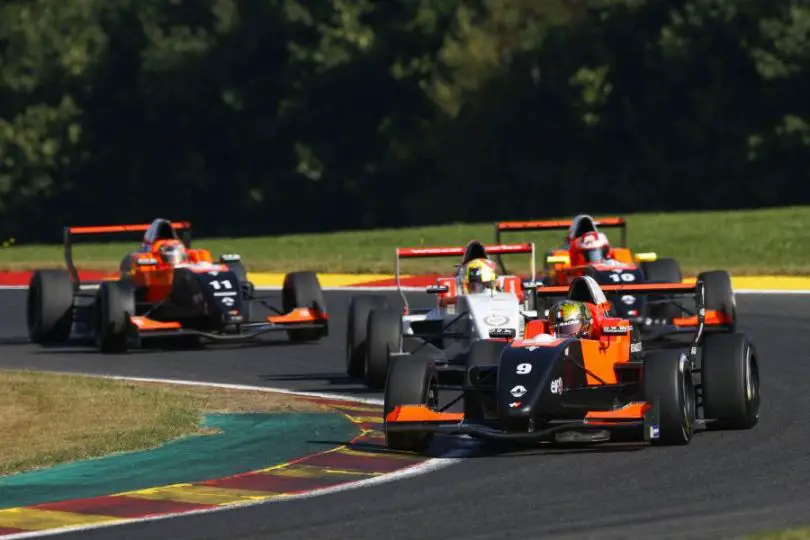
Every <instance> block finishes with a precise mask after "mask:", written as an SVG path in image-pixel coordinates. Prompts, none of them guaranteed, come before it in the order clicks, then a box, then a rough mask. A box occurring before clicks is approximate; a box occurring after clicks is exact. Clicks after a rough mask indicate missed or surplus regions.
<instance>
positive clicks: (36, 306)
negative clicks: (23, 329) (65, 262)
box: [26, 270, 73, 344]
mask: <svg viewBox="0 0 810 540" xmlns="http://www.w3.org/2000/svg"><path fill="white" fill-rule="evenodd" d="M72 324H73V282H72V281H71V279H70V275H69V274H68V273H67V272H65V271H64V270H36V271H35V272H34V273H33V275H32V276H31V280H30V281H29V283H28V294H27V299H26V325H27V327H28V337H29V339H30V340H31V341H32V342H34V343H40V344H46V343H61V342H64V341H67V340H68V338H69V337H70V328H71V326H72Z"/></svg>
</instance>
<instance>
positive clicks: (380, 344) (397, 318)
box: [366, 309, 402, 390]
mask: <svg viewBox="0 0 810 540" xmlns="http://www.w3.org/2000/svg"><path fill="white" fill-rule="evenodd" d="M366 328H367V330H366V335H367V336H368V337H367V338H366V384H367V385H368V386H369V387H370V388H373V389H375V390H382V389H383V388H385V380H386V378H387V377H388V363H389V358H390V354H391V353H392V352H399V351H400V343H401V341H402V315H401V314H400V313H399V312H398V311H396V310H393V309H375V310H373V311H372V312H371V313H369V315H368V325H367V327H366Z"/></svg>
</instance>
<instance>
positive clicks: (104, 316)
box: [95, 281, 135, 353]
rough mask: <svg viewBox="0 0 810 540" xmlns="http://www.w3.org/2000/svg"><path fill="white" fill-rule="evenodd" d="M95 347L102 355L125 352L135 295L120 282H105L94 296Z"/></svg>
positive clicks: (127, 286)
mask: <svg viewBox="0 0 810 540" xmlns="http://www.w3.org/2000/svg"><path fill="white" fill-rule="evenodd" d="M95 311H96V313H95V318H96V345H97V346H98V348H99V350H101V352H103V353H122V352H126V350H127V341H128V339H129V333H130V332H129V331H130V325H131V323H130V319H129V318H130V317H131V316H132V315H135V294H134V291H133V290H132V288H131V287H130V286H129V285H127V284H126V283H123V282H120V281H105V282H104V283H102V284H101V286H100V287H99V289H98V293H97V295H96V306H95Z"/></svg>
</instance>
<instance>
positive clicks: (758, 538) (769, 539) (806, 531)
mask: <svg viewBox="0 0 810 540" xmlns="http://www.w3.org/2000/svg"><path fill="white" fill-rule="evenodd" d="M746 538H747V539H748V540H808V539H810V527H800V528H798V529H787V530H784V531H778V532H763V533H757V534H752V535H750V536H747V537H746Z"/></svg>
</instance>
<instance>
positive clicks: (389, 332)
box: [346, 241, 535, 389]
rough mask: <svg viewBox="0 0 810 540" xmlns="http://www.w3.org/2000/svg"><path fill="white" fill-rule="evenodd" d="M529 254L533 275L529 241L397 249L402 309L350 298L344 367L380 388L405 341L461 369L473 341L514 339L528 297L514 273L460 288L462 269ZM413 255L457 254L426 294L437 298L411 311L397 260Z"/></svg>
mask: <svg viewBox="0 0 810 540" xmlns="http://www.w3.org/2000/svg"><path fill="white" fill-rule="evenodd" d="M507 253H509V254H516V253H517V254H519V253H528V254H531V268H532V274H534V244H513V245H509V244H506V245H496V246H484V245H482V244H481V243H480V242H477V241H472V242H470V243H469V244H467V246H466V247H439V248H397V249H396V268H395V272H396V283H397V289H398V290H399V293H400V296H401V297H402V301H403V303H404V313H403V311H402V310H399V309H393V308H390V307H388V304H387V302H386V299H385V297H384V296H381V295H362V296H355V297H353V298H352V299H351V301H350V304H349V313H348V326H347V336H346V371H347V373H348V374H349V375H350V376H352V377H358V378H362V377H365V380H366V383H367V384H368V385H369V386H370V387H372V388H379V389H382V388H383V387H384V386H385V380H386V375H387V373H388V360H389V357H394V356H396V355H398V354H401V353H402V352H403V350H404V347H405V346H406V343H405V340H404V338H407V340H408V344H407V345H414V346H415V347H421V348H423V349H424V350H431V351H433V352H434V353H435V354H434V357H435V358H436V359H437V362H436V365H437V366H438V368H439V370H440V371H442V372H444V371H454V370H455V371H458V370H461V371H463V369H464V354H465V353H466V351H467V350H468V349H469V347H470V345H471V344H472V343H473V342H475V341H478V340H482V339H483V340H485V339H490V338H492V337H499V338H501V337H509V336H511V337H514V336H516V335H520V334H521V333H522V332H523V327H524V320H525V318H526V317H533V316H534V315H535V314H534V313H533V312H531V311H530V310H529V305H528V303H529V300H530V297H529V295H527V294H526V289H525V288H524V283H522V282H521V280H520V278H518V277H517V276H500V277H498V278H497V281H495V282H493V286H492V287H491V288H489V287H484V288H481V289H480V290H477V291H472V290H465V284H464V283H463V279H462V272H463V271H464V269H465V267H466V265H468V264H470V263H471V262H473V261H478V262H482V261H483V262H484V263H485V264H491V265H492V267H493V273H494V263H491V262H490V261H489V256H490V255H494V254H507ZM417 257H462V258H461V264H459V265H457V271H456V274H455V276H453V277H442V278H439V279H438V280H437V283H436V285H434V286H430V287H428V288H427V292H428V293H431V294H435V295H436V296H437V301H436V306H435V307H433V308H423V309H413V308H411V307H410V306H409V305H408V299H407V298H406V296H405V293H404V292H403V290H402V287H401V282H400V259H403V258H417Z"/></svg>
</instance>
